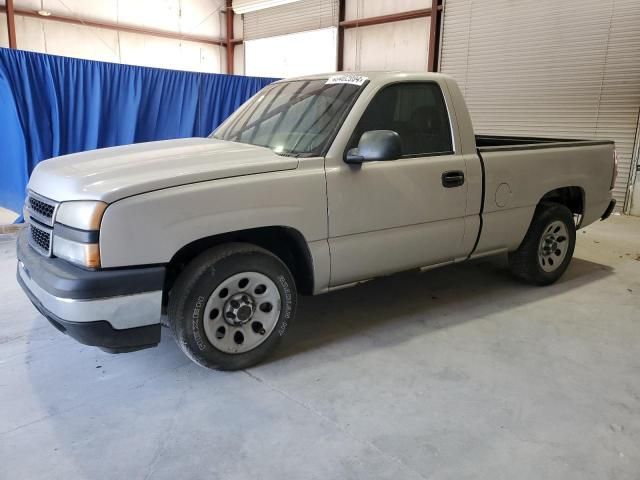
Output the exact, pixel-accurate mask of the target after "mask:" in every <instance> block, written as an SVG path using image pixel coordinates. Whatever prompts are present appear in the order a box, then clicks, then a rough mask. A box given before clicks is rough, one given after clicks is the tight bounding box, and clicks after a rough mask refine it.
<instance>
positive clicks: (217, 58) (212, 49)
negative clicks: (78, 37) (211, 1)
mask: <svg viewBox="0 0 640 480" xmlns="http://www.w3.org/2000/svg"><path fill="white" fill-rule="evenodd" d="M120 51H121V60H122V63H126V64H130V65H141V66H149V67H158V68H169V69H174V70H189V71H199V72H209V73H218V72H220V71H221V70H222V68H223V67H222V65H224V62H225V54H224V49H222V48H220V47H218V46H215V45H209V44H203V43H195V42H185V41H182V42H176V41H175V40H172V39H168V38H158V37H151V36H149V35H140V34H136V33H127V32H121V33H120Z"/></svg>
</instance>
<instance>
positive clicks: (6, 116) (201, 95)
mask: <svg viewBox="0 0 640 480" xmlns="http://www.w3.org/2000/svg"><path fill="white" fill-rule="evenodd" d="M273 80H274V79H269V78H255V77H243V76H234V75H219V74H207V73H192V72H183V71H175V70H163V69H158V68H146V67H136V66H131V65H120V64H114V63H105V62H96V61H90V60H79V59H75V58H67V57H58V56H53V55H45V54H40V53H33V52H25V51H22V50H10V49H5V48H0V206H3V207H6V208H10V209H11V210H14V211H16V212H21V211H22V203H23V201H24V194H25V187H26V184H27V180H28V178H29V175H30V173H31V172H32V171H33V168H34V167H35V166H36V165H37V164H38V162H40V161H41V160H46V159H47V158H51V157H55V156H58V155H64V154H67V153H74V152H79V151H83V150H92V149H95V148H102V147H111V146H114V145H124V144H128V143H137V142H147V141H151V140H165V139H169V138H180V137H202V136H206V135H208V134H209V133H211V131H212V130H213V129H214V128H215V127H217V126H218V125H219V124H220V123H221V122H222V121H223V120H224V119H225V118H227V117H228V116H229V115H230V114H231V113H232V112H233V111H234V110H235V109H237V108H238V107H239V106H240V105H241V104H242V103H244V102H245V101H246V100H247V99H248V98H249V97H251V96H252V95H253V94H255V93H256V92H257V91H258V90H260V89H261V88H262V87H264V86H265V85H267V84H269V83H271V82H272V81H273Z"/></svg>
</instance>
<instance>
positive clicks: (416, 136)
mask: <svg viewBox="0 0 640 480" xmlns="http://www.w3.org/2000/svg"><path fill="white" fill-rule="evenodd" d="M371 130H393V131H395V132H397V133H398V134H399V135H400V138H401V140H402V145H403V148H402V155H401V157H400V158H398V159H395V160H390V161H373V162H364V163H362V164H361V165H355V166H354V165H348V164H346V163H344V162H341V163H340V164H339V165H338V166H337V167H336V168H330V169H327V173H326V175H327V196H328V207H329V247H330V251H331V282H330V284H331V286H339V285H344V284H348V283H351V282H356V281H359V280H366V279H369V278H373V277H376V276H380V275H385V274H389V273H393V272H396V271H402V270H407V269H411V268H415V267H423V266H430V265H435V264H440V263H445V262H450V261H453V260H454V259H455V258H458V257H460V256H461V255H464V254H465V252H464V246H463V237H464V217H465V209H466V200H467V184H466V182H465V179H464V176H465V174H466V169H465V161H464V159H463V158H462V155H461V154H457V153H456V152H455V151H454V146H453V139H452V132H451V126H450V121H449V115H448V111H447V107H446V104H445V100H444V96H443V94H442V90H441V88H440V85H439V84H438V83H436V82H428V81H427V82H403V83H395V84H392V85H388V86H386V87H383V88H382V89H381V90H380V91H379V92H378V93H377V94H376V96H375V97H374V98H373V100H372V101H371V102H370V104H369V106H368V107H367V109H366V110H365V112H364V114H363V115H362V117H361V119H360V121H359V123H358V125H357V127H356V129H355V131H354V134H353V136H352V137H351V140H350V142H349V145H348V146H347V148H348V149H349V148H353V147H356V146H357V144H358V141H359V139H360V137H361V136H362V134H363V133H364V132H366V131H371ZM452 178H453V179H454V181H451V179H452Z"/></svg>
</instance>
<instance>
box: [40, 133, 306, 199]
mask: <svg viewBox="0 0 640 480" xmlns="http://www.w3.org/2000/svg"><path fill="white" fill-rule="evenodd" d="M297 166H298V160H297V159H296V158H291V157H283V156H279V155H276V154H275V153H273V151H271V150H270V149H268V148H265V147H258V146H255V145H247V144H243V143H235V142H227V141H223V140H215V139H209V138H185V139H179V140H164V141H160V142H148V143H138V144H134V145H125V146H121V147H112V148H103V149H99V150H93V151H89V152H82V153H74V154H71V155H64V156H62V157H56V158H52V159H50V160H46V161H44V162H40V163H39V164H38V165H37V166H36V168H35V169H34V171H33V173H32V174H31V179H30V180H29V187H28V188H29V189H30V190H32V191H34V192H36V193H38V194H40V195H42V196H44V197H47V198H50V199H52V200H55V201H58V202H61V201H66V200H102V201H104V202H107V203H111V202H114V201H116V200H119V199H121V198H124V197H128V196H131V195H136V194H139V193H144V192H148V191H151V190H158V189H162V188H169V187H175V186H178V185H185V184H188V183H193V182H203V181H207V180H215V179H219V178H228V177H236V176H239V175H252V174H256V173H267V172H275V171H280V170H290V169H294V168H296V167H297Z"/></svg>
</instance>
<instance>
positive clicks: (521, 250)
mask: <svg viewBox="0 0 640 480" xmlns="http://www.w3.org/2000/svg"><path fill="white" fill-rule="evenodd" d="M554 222H561V223H563V224H564V225H565V227H566V232H567V234H568V235H567V238H566V242H567V245H566V246H565V248H566V253H565V255H564V257H563V258H562V261H561V262H557V260H556V263H555V264H553V265H552V266H549V265H550V264H549V263H547V262H549V260H548V259H549V258H551V262H553V259H554V258H555V257H554V256H553V255H549V257H547V258H546V259H545V258H541V255H539V253H540V249H541V242H543V236H545V235H546V234H547V230H548V229H549V228H550V226H551V225H552V224H554ZM545 238H546V237H545ZM575 245H576V226H575V222H574V219H573V214H572V213H571V211H570V210H569V209H568V208H567V207H565V206H564V205H559V204H557V203H542V204H540V205H538V207H537V208H536V211H535V213H534V215H533V220H531V225H530V226H529V230H528V231H527V234H526V235H525V237H524V240H523V241H522V243H521V244H520V246H519V247H518V249H517V250H516V251H514V252H511V253H509V267H510V269H511V272H512V273H513V275H514V276H515V277H517V278H518V279H520V280H523V281H525V282H527V283H531V284H534V285H550V284H552V283H554V282H555V281H556V280H558V279H559V278H560V277H561V276H562V274H563V273H564V272H565V270H566V269H567V267H568V266H569V263H570V262H571V258H572V257H573V250H574V248H575ZM545 260H546V261H545ZM543 262H544V263H545V265H543ZM545 268H546V269H547V270H548V269H550V268H552V270H551V271H546V270H545Z"/></svg>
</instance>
